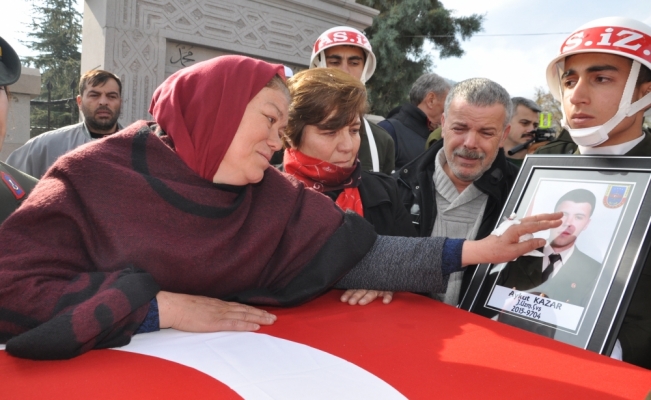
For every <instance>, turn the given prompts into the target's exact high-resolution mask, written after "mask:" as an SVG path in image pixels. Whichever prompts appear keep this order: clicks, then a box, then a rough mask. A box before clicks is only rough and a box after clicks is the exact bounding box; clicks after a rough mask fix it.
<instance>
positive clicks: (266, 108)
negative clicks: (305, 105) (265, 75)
mask: <svg viewBox="0 0 651 400" xmlns="http://www.w3.org/2000/svg"><path fill="white" fill-rule="evenodd" d="M288 108H289V101H288V99H287V96H285V93H283V92H281V91H280V90H277V89H270V88H264V89H262V90H261V91H260V93H258V94H257V95H256V96H255V97H254V98H253V99H251V101H250V102H249V104H248V105H247V106H246V110H245V111H244V116H243V117H242V121H241V122H240V126H239V127H238V128H237V132H236V133H235V137H234V138H233V142H231V145H230V147H229V148H228V150H227V151H226V155H225V156H224V159H223V160H222V162H221V164H220V165H219V169H217V173H216V174H215V176H214V178H213V182H215V183H226V184H229V185H238V186H242V185H247V184H249V183H257V182H260V181H261V180H262V177H263V176H264V171H265V170H266V169H267V168H269V160H270V159H271V156H272V155H273V153H274V152H275V151H278V150H280V149H281V147H282V143H281V141H280V135H281V134H282V133H283V131H284V129H285V127H286V126H287V110H288Z"/></svg>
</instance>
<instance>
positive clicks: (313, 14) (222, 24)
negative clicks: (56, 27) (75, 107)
mask: <svg viewBox="0 0 651 400" xmlns="http://www.w3.org/2000/svg"><path fill="white" fill-rule="evenodd" d="M377 14H378V11H377V10H374V9H372V8H369V7H365V6H362V5H360V4H357V3H355V2H354V1H351V0H326V1H318V0H237V1H235V0H86V1H85V4H84V23H83V41H82V58H81V72H82V73H84V72H86V71H88V70H90V69H92V68H101V69H105V70H108V71H111V72H113V73H115V74H116V75H118V76H119V77H120V79H121V80H122V97H123V108H122V116H121V117H120V122H121V123H122V124H123V125H128V124H130V123H132V122H133V121H135V120H138V119H149V118H151V117H150V115H149V113H148V112H147V110H148V108H149V102H150V100H151V96H152V94H153V92H154V90H155V89H156V87H157V86H158V85H159V84H160V83H162V82H163V81H164V80H165V78H166V77H167V76H169V75H171V74H172V73H174V72H175V71H177V70H178V69H180V68H183V67H185V66H188V65H192V64H193V63H196V62H199V61H203V60H206V59H209V58H212V57H216V56H218V55H222V54H243V55H248V56H252V57H256V58H260V59H264V60H268V61H272V62H277V63H283V64H285V65H288V66H289V67H291V68H293V69H294V70H300V69H303V68H307V65H308V63H309V59H310V55H311V52H312V45H313V44H314V42H315V41H316V39H317V38H318V36H319V35H320V34H321V32H323V31H325V30H327V29H329V28H331V27H333V26H338V25H348V26H352V27H355V28H357V29H360V30H363V29H365V28H366V27H368V26H370V25H371V23H372V22H373V17H374V16H375V15H377Z"/></svg>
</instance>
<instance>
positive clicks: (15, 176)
mask: <svg viewBox="0 0 651 400" xmlns="http://www.w3.org/2000/svg"><path fill="white" fill-rule="evenodd" d="M20 71H21V66H20V60H19V59H18V55H17V54H16V52H15V51H14V49H13V48H12V47H11V46H10V45H9V43H7V42H6V41H5V40H4V39H2V38H1V37H0V86H2V87H4V86H8V85H11V84H13V83H15V82H16V81H17V80H18V78H20ZM2 140H4V137H2V136H0V148H2V142H1V141H2ZM37 182H38V181H37V180H36V179H35V178H33V177H31V176H29V175H27V174H25V173H23V172H20V171H18V170H17V169H15V168H13V167H10V166H9V165H7V164H5V163H3V162H0V223H2V222H3V221H4V220H5V219H7V217H8V216H9V215H11V213H12V212H14V211H15V210H16V209H17V208H18V206H20V205H21V204H22V202H23V201H25V199H26V198H27V195H28V194H29V193H30V192H31V191H32V189H33V188H34V186H35V185H36V183H37Z"/></svg>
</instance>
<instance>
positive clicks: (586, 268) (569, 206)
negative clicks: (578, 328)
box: [499, 189, 601, 306]
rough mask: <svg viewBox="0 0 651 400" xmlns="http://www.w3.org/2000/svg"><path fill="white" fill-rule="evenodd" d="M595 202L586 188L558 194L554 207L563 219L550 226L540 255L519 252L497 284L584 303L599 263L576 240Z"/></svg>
mask: <svg viewBox="0 0 651 400" xmlns="http://www.w3.org/2000/svg"><path fill="white" fill-rule="evenodd" d="M595 204H596V197H595V195H594V194H593V193H592V192H591V191H589V190H587V189H574V190H571V191H569V192H567V193H565V194H564V195H563V196H561V198H560V199H559V200H558V201H557V202H556V206H555V207H554V210H555V211H560V212H562V213H563V223H562V224H561V226H559V227H557V228H554V229H550V232H549V239H548V244H547V245H546V246H544V247H543V248H542V249H539V250H540V251H541V253H542V254H543V256H542V257H536V256H523V257H520V258H518V259H517V260H515V261H512V262H510V263H509V264H508V268H506V269H505V270H504V273H503V274H502V276H501V279H500V281H501V282H500V283H499V284H500V285H501V286H505V287H508V288H514V289H517V290H520V291H529V292H534V293H536V294H539V295H541V296H544V297H549V298H551V299H554V300H559V301H562V302H564V303H570V304H575V305H579V306H585V305H586V304H587V302H588V300H589V298H590V293H591V292H592V289H593V288H594V285H595V282H596V280H597V278H598V277H599V273H600V271H601V263H600V262H598V261H597V260H595V259H594V258H592V257H590V256H589V255H587V254H585V253H584V252H583V251H581V250H580V249H579V248H578V247H577V246H576V240H577V238H578V237H579V235H580V234H581V233H582V232H583V231H585V230H586V229H588V228H589V227H590V221H591V217H592V214H593V213H594V209H595Z"/></svg>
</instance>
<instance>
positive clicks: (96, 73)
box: [7, 69, 122, 179]
mask: <svg viewBox="0 0 651 400" xmlns="http://www.w3.org/2000/svg"><path fill="white" fill-rule="evenodd" d="M77 106H78V107H79V112H80V114H81V115H83V116H84V120H83V121H82V122H80V123H78V124H75V125H70V126H64V127H63V128H60V129H56V130H54V131H50V132H45V133H42V134H41V135H39V136H36V137H34V138H32V139H30V140H29V141H28V142H27V143H25V144H24V145H23V146H21V147H19V148H17V149H16V150H14V151H13V152H12V153H11V154H10V155H9V158H7V164H9V165H11V166H13V167H14V168H16V169H19V170H21V171H23V172H25V173H27V174H29V175H32V176H34V177H36V178H39V179H40V178H41V177H42V176H43V174H45V171H47V170H48V168H50V166H51V165H52V164H54V162H55V161H56V160H57V159H58V158H59V157H61V156H62V155H64V154H65V153H67V152H69V151H70V150H72V149H75V148H77V147H79V146H81V145H82V144H84V143H88V142H90V141H92V140H94V139H99V138H102V137H105V136H108V135H111V134H113V133H115V132H117V131H119V130H120V129H122V125H120V124H119V123H118V118H119V117H120V109H121V108H122V83H121V82H120V78H118V77H117V75H115V74H112V73H110V72H108V71H103V70H99V69H94V70H91V71H88V72H86V73H85V74H84V75H83V76H82V77H81V79H80V81H79V95H78V96H77Z"/></svg>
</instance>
